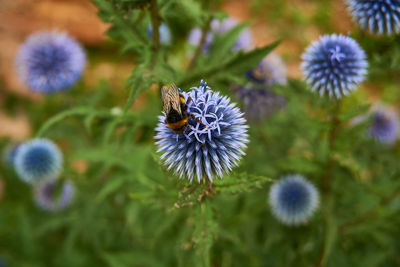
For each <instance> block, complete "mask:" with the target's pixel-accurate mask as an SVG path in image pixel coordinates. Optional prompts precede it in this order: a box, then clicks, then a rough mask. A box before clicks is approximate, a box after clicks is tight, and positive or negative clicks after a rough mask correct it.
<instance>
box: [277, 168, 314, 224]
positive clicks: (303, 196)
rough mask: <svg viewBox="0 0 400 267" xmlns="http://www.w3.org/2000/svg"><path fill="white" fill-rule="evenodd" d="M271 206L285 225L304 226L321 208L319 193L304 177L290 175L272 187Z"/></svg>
mask: <svg viewBox="0 0 400 267" xmlns="http://www.w3.org/2000/svg"><path fill="white" fill-rule="evenodd" d="M269 204H270V206H271V210H272V213H273V214H274V216H275V217H276V218H277V219H278V220H279V221H280V222H282V223H283V224H286V225H299V224H304V223H306V222H307V221H308V220H309V219H310V217H311V216H312V215H313V213H314V212H315V210H316V209H317V208H318V206H319V196H318V191H317V189H316V187H315V186H314V185H313V184H311V183H310V182H309V181H308V180H306V179H305V178H304V177H303V176H301V175H298V174H295V175H288V176H286V177H284V178H281V179H280V180H278V181H276V182H275V183H274V184H273V185H272V186H271V189H270V192H269Z"/></svg>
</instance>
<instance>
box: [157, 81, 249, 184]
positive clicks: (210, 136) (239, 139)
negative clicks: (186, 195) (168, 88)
mask: <svg viewBox="0 0 400 267" xmlns="http://www.w3.org/2000/svg"><path fill="white" fill-rule="evenodd" d="M182 94H183V95H184V97H185V100H186V103H188V110H187V112H188V113H189V114H190V116H189V121H188V124H187V126H186V128H185V130H184V132H183V133H182V134H175V133H174V131H172V130H171V129H170V128H168V126H167V125H166V124H165V114H163V115H162V116H160V117H159V123H158V125H157V127H156V129H155V130H156V132H157V134H156V136H155V139H156V140H158V141H157V142H156V144H157V145H158V152H161V151H162V152H163V155H162V156H161V159H162V160H163V162H164V164H165V165H167V166H168V169H169V170H170V169H172V170H174V172H175V173H176V174H178V175H179V176H180V177H186V178H187V179H189V181H192V180H193V178H194V177H196V178H197V181H198V182H199V183H200V182H202V181H203V182H205V181H206V180H209V181H212V180H213V179H214V177H219V178H222V176H223V174H224V173H228V172H230V171H231V170H232V168H233V167H234V166H237V165H238V163H239V161H240V160H241V158H242V157H243V155H245V153H244V149H245V148H246V147H247V145H246V144H247V143H248V142H249V140H248V134H247V128H248V126H247V125H246V120H245V119H244V118H243V113H241V112H240V110H239V108H237V107H236V106H235V104H234V103H231V102H230V99H229V98H228V97H225V96H221V95H220V94H219V93H218V92H214V91H212V90H211V88H210V87H208V86H207V84H206V83H203V81H201V83H200V86H199V87H192V88H191V90H190V91H189V92H183V93H182Z"/></svg>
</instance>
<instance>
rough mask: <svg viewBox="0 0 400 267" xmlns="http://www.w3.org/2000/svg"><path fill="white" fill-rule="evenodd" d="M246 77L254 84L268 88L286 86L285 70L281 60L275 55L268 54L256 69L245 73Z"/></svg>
mask: <svg viewBox="0 0 400 267" xmlns="http://www.w3.org/2000/svg"><path fill="white" fill-rule="evenodd" d="M247 77H248V78H249V79H250V80H251V81H252V82H255V83H258V84H265V85H267V86H269V87H271V86H273V85H275V84H282V85H285V84H287V69H286V66H285V64H284V63H283V61H282V59H281V58H280V57H279V56H278V55H277V54H275V53H270V54H268V55H267V56H266V57H265V58H264V59H263V60H262V61H261V62H260V64H258V66H257V67H255V68H254V69H252V70H250V71H248V72H247Z"/></svg>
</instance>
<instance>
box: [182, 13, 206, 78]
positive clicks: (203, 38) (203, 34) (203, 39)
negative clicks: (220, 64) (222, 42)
mask: <svg viewBox="0 0 400 267" xmlns="http://www.w3.org/2000/svg"><path fill="white" fill-rule="evenodd" d="M211 20H212V17H210V18H209V19H208V20H207V22H206V24H204V26H203V28H202V29H201V38H200V43H199V45H198V46H197V47H196V51H195V52H194V55H193V57H192V60H191V61H190V63H189V67H188V71H190V70H192V69H193V68H194V66H196V62H197V59H198V58H199V56H200V54H201V52H202V50H203V47H204V44H205V43H206V40H207V34H208V32H209V31H210V28H211Z"/></svg>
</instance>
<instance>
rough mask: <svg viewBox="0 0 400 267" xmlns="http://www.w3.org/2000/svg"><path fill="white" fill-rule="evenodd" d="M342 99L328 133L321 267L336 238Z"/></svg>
mask: <svg viewBox="0 0 400 267" xmlns="http://www.w3.org/2000/svg"><path fill="white" fill-rule="evenodd" d="M340 103H341V102H340V100H336V102H335V107H334V110H333V111H332V118H331V124H332V126H331V129H330V130H329V133H328V149H329V150H328V153H329V154H328V159H327V162H326V168H325V173H324V175H323V177H324V180H323V192H324V194H323V196H324V198H325V200H326V203H327V204H326V210H325V212H324V219H325V234H324V244H323V247H322V250H321V253H320V256H319V258H318V262H317V264H316V266H318V267H321V266H324V265H325V263H326V259H327V254H328V250H329V247H330V245H329V244H328V243H329V241H330V240H331V239H332V238H334V237H332V236H331V235H332V233H333V234H334V235H336V231H337V229H336V225H335V224H333V223H332V218H331V217H332V215H331V213H332V210H333V206H334V202H333V198H332V197H331V195H330V193H331V184H332V177H333V169H334V167H335V158H334V150H335V144H336V138H337V134H338V131H339V128H340V120H339V117H338V115H339V112H340Z"/></svg>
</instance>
